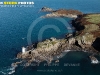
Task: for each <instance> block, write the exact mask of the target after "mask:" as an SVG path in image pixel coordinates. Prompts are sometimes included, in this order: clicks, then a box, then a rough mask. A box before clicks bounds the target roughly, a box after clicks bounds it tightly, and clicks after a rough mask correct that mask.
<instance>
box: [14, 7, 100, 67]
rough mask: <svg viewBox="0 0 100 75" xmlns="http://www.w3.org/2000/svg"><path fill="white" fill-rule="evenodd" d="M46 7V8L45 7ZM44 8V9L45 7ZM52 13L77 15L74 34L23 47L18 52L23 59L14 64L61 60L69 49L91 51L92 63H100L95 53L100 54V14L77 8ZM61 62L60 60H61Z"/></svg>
mask: <svg viewBox="0 0 100 75" xmlns="http://www.w3.org/2000/svg"><path fill="white" fill-rule="evenodd" d="M45 9H46V8H45ZM43 10H44V9H43ZM46 11H47V10H46ZM52 13H57V14H61V15H60V16H59V17H61V16H62V15H63V14H66V15H67V16H68V13H69V14H73V15H77V17H76V18H75V17H74V18H75V19H74V20H72V25H73V26H74V27H75V29H76V32H75V33H72V34H65V35H66V38H63V39H56V38H53V37H52V38H50V39H46V40H45V41H43V42H39V43H38V44H37V45H36V47H35V48H34V47H33V45H32V47H31V48H29V46H28V47H26V48H23V49H24V50H22V52H20V53H18V54H17V58H18V59H21V61H20V62H15V63H13V66H14V65H15V66H16V65H18V64H20V63H26V64H27V66H29V65H30V64H31V63H33V62H36V63H38V64H39V63H41V62H43V61H47V63H48V64H50V63H51V62H52V61H53V60H55V62H56V61H59V59H60V58H61V57H62V54H63V52H69V51H82V52H87V53H89V56H88V57H89V58H90V59H91V63H94V64H98V63H99V62H98V60H97V58H96V57H95V55H100V14H82V13H81V12H77V10H69V11H67V10H64V9H60V10H57V11H52ZM59 62H60V61H59Z"/></svg>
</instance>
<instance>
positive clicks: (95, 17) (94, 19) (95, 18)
mask: <svg viewBox="0 0 100 75" xmlns="http://www.w3.org/2000/svg"><path fill="white" fill-rule="evenodd" d="M85 18H87V21H88V22H91V23H94V24H99V23H100V14H91V15H88V16H86V17H85Z"/></svg>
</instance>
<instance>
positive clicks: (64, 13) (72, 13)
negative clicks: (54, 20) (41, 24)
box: [41, 7, 83, 18]
mask: <svg viewBox="0 0 100 75" xmlns="http://www.w3.org/2000/svg"><path fill="white" fill-rule="evenodd" d="M41 10H42V11H51V13H49V14H46V15H44V16H42V18H51V17H69V18H77V16H78V15H82V14H83V13H82V12H80V11H78V10H73V9H59V10H53V9H51V8H46V7H45V8H42V9H41Z"/></svg>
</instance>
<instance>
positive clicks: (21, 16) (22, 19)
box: [0, 0, 100, 75]
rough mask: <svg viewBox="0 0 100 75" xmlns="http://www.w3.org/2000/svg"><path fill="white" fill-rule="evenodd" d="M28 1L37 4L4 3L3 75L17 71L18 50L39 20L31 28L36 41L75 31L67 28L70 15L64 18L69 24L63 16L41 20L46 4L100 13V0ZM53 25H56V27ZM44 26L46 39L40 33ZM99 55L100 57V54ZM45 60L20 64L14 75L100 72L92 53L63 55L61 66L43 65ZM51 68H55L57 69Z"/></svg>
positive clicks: (0, 15)
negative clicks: (25, 6)
mask: <svg viewBox="0 0 100 75" xmlns="http://www.w3.org/2000/svg"><path fill="white" fill-rule="evenodd" d="M0 1H4V0H0ZM8 1H12V0H8ZM14 1H23V0H14ZM24 1H34V2H35V4H34V7H28V8H24V7H22V8H18V7H16V8H10V7H9V8H2V7H0V75H8V73H9V72H14V68H11V63H13V62H15V61H17V60H16V59H15V58H16V54H17V53H18V52H20V51H21V47H22V46H27V45H28V42H29V41H28V39H27V35H28V32H29V31H28V30H29V28H31V25H32V24H33V23H34V22H35V21H36V22H37V24H36V25H35V26H34V28H33V30H32V32H31V42H33V43H34V42H38V41H39V40H38V38H39V39H40V41H41V40H45V39H48V38H50V37H56V38H64V37H65V34H66V33H68V32H72V31H70V30H68V29H67V28H66V27H67V25H69V24H70V20H71V19H70V18H62V19H63V20H65V21H67V24H66V25H65V24H63V22H62V21H61V20H60V21H59V20H57V18H55V19H54V18H48V19H42V20H41V21H38V18H39V17H40V16H42V15H45V14H46V13H43V12H39V10H40V9H41V8H42V7H44V6H47V7H50V8H53V9H59V8H65V9H76V10H80V11H82V12H83V13H100V0H84V1H83V0H70V1H67V0H24ZM68 23H69V24H68ZM52 26H54V27H53V28H54V29H53V28H52ZM46 27H47V28H46ZM41 28H43V29H44V30H45V31H44V33H43V34H42V33H41V32H40V34H42V39H41V38H40V37H41V36H39V31H40V30H41ZM57 28H58V29H57ZM57 31H58V32H57ZM42 32H43V30H42ZM97 57H98V59H99V60H100V56H97ZM44 63H45V62H44ZM44 63H41V64H40V66H35V67H34V66H31V67H27V68H25V67H23V66H19V67H17V68H16V70H15V72H14V73H12V75H51V74H52V75H100V65H99V64H98V65H92V64H90V60H89V58H88V54H87V53H83V52H69V53H67V54H66V56H65V57H63V58H61V59H60V63H59V66H43V64H44ZM64 64H67V66H64ZM71 64H76V66H72V65H71ZM77 64H78V66H77ZM40 70H42V71H40ZM51 70H53V72H52V71H51ZM44 71H45V72H44Z"/></svg>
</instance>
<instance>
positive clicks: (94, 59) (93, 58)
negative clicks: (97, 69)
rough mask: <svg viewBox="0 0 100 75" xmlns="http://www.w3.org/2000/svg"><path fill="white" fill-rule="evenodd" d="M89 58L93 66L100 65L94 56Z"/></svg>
mask: <svg viewBox="0 0 100 75" xmlns="http://www.w3.org/2000/svg"><path fill="white" fill-rule="evenodd" d="M89 57H90V59H91V63H92V64H99V63H100V62H99V61H98V59H97V58H96V57H94V56H89Z"/></svg>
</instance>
